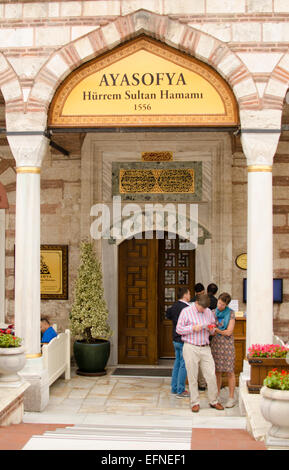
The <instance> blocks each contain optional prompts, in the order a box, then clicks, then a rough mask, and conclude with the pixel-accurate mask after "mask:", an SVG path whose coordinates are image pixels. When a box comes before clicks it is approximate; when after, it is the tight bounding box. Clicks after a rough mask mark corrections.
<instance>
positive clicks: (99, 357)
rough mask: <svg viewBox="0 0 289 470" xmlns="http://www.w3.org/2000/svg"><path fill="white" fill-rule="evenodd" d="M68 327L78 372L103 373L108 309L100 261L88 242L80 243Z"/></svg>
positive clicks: (106, 353)
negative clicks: (73, 341)
mask: <svg viewBox="0 0 289 470" xmlns="http://www.w3.org/2000/svg"><path fill="white" fill-rule="evenodd" d="M80 248H81V260H80V266H79V269H78V276H77V279H76V283H75V291H74V302H73V305H72V309H71V313H70V327H71V332H72V334H73V335H74V337H75V339H76V341H75V343H74V347H73V350H74V357H75V360H76V363H77V365H78V370H77V374H79V375H92V376H94V375H104V374H106V371H105V366H106V364H107V361H108V358H109V353H110V342H109V338H110V337H111V335H112V331H111V329H110V327H109V325H108V321H107V320H108V309H107V305H106V301H105V299H104V293H103V282H102V271H101V264H100V262H99V261H98V260H97V258H96V255H95V253H94V251H93V246H92V243H91V242H87V241H83V242H82V243H81V246H80Z"/></svg>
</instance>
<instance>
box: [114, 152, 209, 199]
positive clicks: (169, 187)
mask: <svg viewBox="0 0 289 470" xmlns="http://www.w3.org/2000/svg"><path fill="white" fill-rule="evenodd" d="M112 196H121V198H122V200H129V201H158V202H162V201H166V202H190V201H192V202H193V201H201V200H202V162H192V161H189V162H131V163H128V162H113V163H112Z"/></svg>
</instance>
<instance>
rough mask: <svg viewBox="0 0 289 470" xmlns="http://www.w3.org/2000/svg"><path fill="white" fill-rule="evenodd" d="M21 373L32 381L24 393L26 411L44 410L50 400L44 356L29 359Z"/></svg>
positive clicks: (24, 377) (25, 378) (27, 379)
mask: <svg viewBox="0 0 289 470" xmlns="http://www.w3.org/2000/svg"><path fill="white" fill-rule="evenodd" d="M19 375H21V377H22V378H23V379H24V380H26V381H27V382H29V383H30V387H29V389H28V390H26V392H25V393H24V411H43V410H44V409H45V408H46V406H47V405H48V402H49V382H48V371H47V370H46V369H44V367H43V359H42V357H39V358H35V359H27V361H26V366H25V367H24V369H22V371H21V372H19Z"/></svg>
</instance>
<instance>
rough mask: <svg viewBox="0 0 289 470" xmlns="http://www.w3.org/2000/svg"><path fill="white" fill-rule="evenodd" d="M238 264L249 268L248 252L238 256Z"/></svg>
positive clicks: (240, 266)
mask: <svg viewBox="0 0 289 470" xmlns="http://www.w3.org/2000/svg"><path fill="white" fill-rule="evenodd" d="M235 263H236V266H238V268H240V269H243V270H246V269H247V253H241V254H240V255H238V256H237V258H236V260H235Z"/></svg>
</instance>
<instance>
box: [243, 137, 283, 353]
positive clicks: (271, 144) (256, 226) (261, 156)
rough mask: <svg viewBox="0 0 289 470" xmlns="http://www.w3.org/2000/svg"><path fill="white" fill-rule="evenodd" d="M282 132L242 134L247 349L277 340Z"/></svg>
mask: <svg viewBox="0 0 289 470" xmlns="http://www.w3.org/2000/svg"><path fill="white" fill-rule="evenodd" d="M278 140H279V134H277V133H274V132H272V133H265V132H264V133H258V134H257V133H256V134H255V133H253V134H252V133H250V134H246V133H244V134H242V145H243V150H244V153H245V156H246V158H247V165H248V167H247V168H248V227H247V309H246V311H247V349H248V347H250V346H251V345H252V344H256V343H257V344H266V343H272V340H273V221H272V210H273V208H272V165H273V157H274V154H275V152H276V148H277V144H278Z"/></svg>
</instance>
